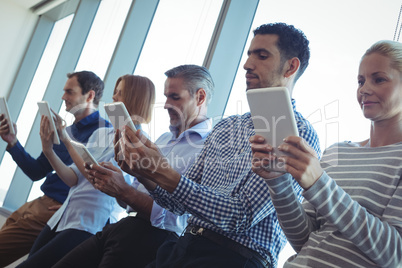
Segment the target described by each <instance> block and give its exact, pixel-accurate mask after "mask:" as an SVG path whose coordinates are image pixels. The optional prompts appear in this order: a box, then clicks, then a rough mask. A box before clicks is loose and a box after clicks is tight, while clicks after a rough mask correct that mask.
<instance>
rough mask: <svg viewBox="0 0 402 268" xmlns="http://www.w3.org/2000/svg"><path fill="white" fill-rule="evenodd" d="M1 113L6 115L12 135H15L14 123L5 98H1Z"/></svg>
mask: <svg viewBox="0 0 402 268" xmlns="http://www.w3.org/2000/svg"><path fill="white" fill-rule="evenodd" d="M0 113H2V114H4V117H5V118H6V119H7V122H8V125H9V126H10V134H13V135H15V130H14V125H13V121H12V120H11V116H10V111H9V110H8V105H7V101H6V99H5V98H4V97H0Z"/></svg>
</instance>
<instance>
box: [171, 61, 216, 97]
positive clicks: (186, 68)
mask: <svg viewBox="0 0 402 268" xmlns="http://www.w3.org/2000/svg"><path fill="white" fill-rule="evenodd" d="M165 75H166V76H167V77H168V78H182V79H183V80H184V83H185V84H186V87H187V90H188V91H189V92H190V95H191V96H194V94H195V93H196V92H197V90H198V89H200V88H203V89H204V90H205V93H206V94H207V100H206V103H207V104H208V103H209V102H210V101H211V98H212V95H213V93H214V88H215V84H214V81H213V80H212V77H211V74H210V73H209V71H208V69H207V68H205V67H203V66H198V65H194V64H185V65H180V66H177V67H174V68H172V69H170V70H168V71H166V72H165Z"/></svg>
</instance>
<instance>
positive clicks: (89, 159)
mask: <svg viewBox="0 0 402 268" xmlns="http://www.w3.org/2000/svg"><path fill="white" fill-rule="evenodd" d="M70 142H71V145H72V146H73V147H74V149H75V150H76V151H77V152H78V154H79V155H81V157H82V159H83V160H84V162H85V163H90V164H93V165H96V166H98V165H99V164H98V161H96V159H95V158H94V157H93V155H92V154H91V153H90V152H89V151H88V149H87V147H85V145H84V144H82V143H79V142H76V141H70Z"/></svg>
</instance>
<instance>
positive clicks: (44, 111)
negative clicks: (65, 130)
mask: <svg viewBox="0 0 402 268" xmlns="http://www.w3.org/2000/svg"><path fill="white" fill-rule="evenodd" d="M38 107H39V112H40V114H41V115H44V116H47V118H49V121H50V129H51V130H53V131H54V135H53V143H54V144H60V139H59V134H57V129H56V125H55V124H54V120H53V115H52V112H51V111H50V107H49V103H47V101H38Z"/></svg>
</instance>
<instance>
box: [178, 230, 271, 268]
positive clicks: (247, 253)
mask: <svg viewBox="0 0 402 268" xmlns="http://www.w3.org/2000/svg"><path fill="white" fill-rule="evenodd" d="M185 233H186V234H192V235H194V236H202V237H205V238H207V239H208V240H210V241H212V242H214V243H216V244H218V245H220V246H222V247H225V248H227V249H230V250H232V251H234V252H236V253H238V254H240V255H241V256H243V257H245V258H247V259H252V258H255V259H257V260H258V261H259V262H260V263H261V264H262V265H263V266H264V267H269V266H270V262H269V260H266V259H265V258H263V257H262V256H261V255H260V254H259V253H258V252H256V251H254V250H252V249H249V248H248V247H246V246H243V245H242V244H240V243H238V242H236V241H234V240H232V239H230V238H228V237H226V236H224V235H221V234H218V233H216V232H214V231H211V230H208V229H206V228H203V227H200V226H196V225H192V224H190V225H188V226H187V227H186V230H185Z"/></svg>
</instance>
